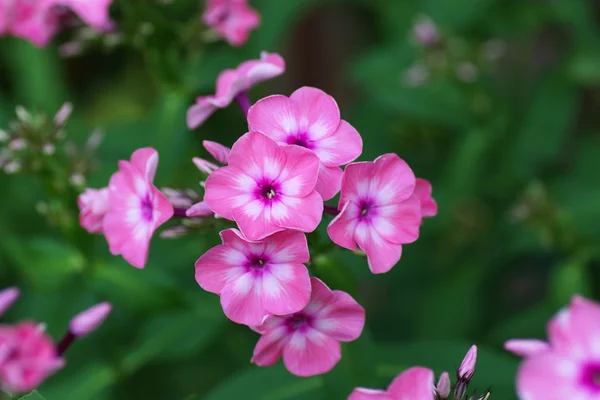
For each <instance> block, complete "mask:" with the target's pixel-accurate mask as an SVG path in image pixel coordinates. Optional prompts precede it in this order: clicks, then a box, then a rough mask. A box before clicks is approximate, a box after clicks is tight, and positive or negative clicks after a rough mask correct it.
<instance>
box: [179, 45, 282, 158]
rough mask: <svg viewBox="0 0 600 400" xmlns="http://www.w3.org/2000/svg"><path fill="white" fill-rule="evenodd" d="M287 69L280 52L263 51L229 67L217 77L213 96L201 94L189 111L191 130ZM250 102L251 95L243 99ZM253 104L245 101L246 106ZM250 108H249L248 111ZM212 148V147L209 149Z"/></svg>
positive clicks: (188, 118) (188, 119)
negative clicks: (240, 96)
mask: <svg viewBox="0 0 600 400" xmlns="http://www.w3.org/2000/svg"><path fill="white" fill-rule="evenodd" d="M284 71H285V62H284V60H283V58H281V56H280V55H278V54H274V53H267V52H265V51H263V52H262V53H261V54H260V60H249V61H245V62H243V63H241V64H240V65H239V66H238V67H237V68H236V69H226V70H224V71H223V72H221V73H220V74H219V77H218V78H217V91H216V93H215V95H213V96H201V97H198V98H197V99H196V104H194V105H193V106H191V107H190V108H189V110H188V112H187V124H188V127H189V128H190V129H194V128H197V127H198V126H200V125H202V123H203V122H204V121H206V119H207V118H208V117H210V116H211V115H212V114H213V113H214V112H215V111H216V110H217V109H219V108H225V107H228V106H229V105H230V104H231V102H232V101H233V100H235V99H236V97H237V96H238V95H240V94H242V95H244V96H245V92H246V91H248V90H249V89H250V88H252V87H253V86H255V85H257V84H259V83H261V82H264V81H266V80H269V79H272V78H275V77H276V76H279V75H281V74H283V72H284ZM243 101H244V102H246V101H248V100H247V98H244V99H243ZM247 107H250V105H249V104H244V108H247ZM245 111H247V110H245ZM209 151H210V150H209Z"/></svg>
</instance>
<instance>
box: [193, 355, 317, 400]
mask: <svg viewBox="0 0 600 400" xmlns="http://www.w3.org/2000/svg"><path fill="white" fill-rule="evenodd" d="M241 398H247V399H253V400H324V399H325V396H324V394H323V378H322V377H320V376H314V377H311V378H299V377H297V376H294V375H292V374H291V373H290V372H289V371H287V370H286V369H285V368H284V367H283V365H281V364H277V365H275V366H272V367H267V368H260V367H251V368H249V369H247V370H246V371H244V372H242V373H240V374H238V375H236V376H234V377H233V378H231V379H229V380H227V381H225V382H223V384H221V385H219V386H218V387H217V388H216V389H215V390H213V391H212V392H211V393H210V394H209V395H208V396H206V397H205V398H204V400H231V399H241Z"/></svg>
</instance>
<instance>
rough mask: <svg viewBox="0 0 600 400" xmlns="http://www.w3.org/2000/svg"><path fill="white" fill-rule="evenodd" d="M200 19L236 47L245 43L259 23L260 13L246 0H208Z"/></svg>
mask: <svg viewBox="0 0 600 400" xmlns="http://www.w3.org/2000/svg"><path fill="white" fill-rule="evenodd" d="M202 20H203V21H204V23H205V24H206V25H208V26H210V27H211V28H213V29H214V30H215V31H216V32H217V33H218V34H219V36H221V37H222V38H223V39H225V40H227V42H229V44H231V45H232V46H236V47H238V46H241V45H243V44H244V43H246V41H247V40H248V37H249V36H250V32H251V31H252V30H254V29H256V28H257V27H258V25H260V15H259V14H258V12H256V10H254V9H253V8H250V7H249V6H248V0H208V2H207V4H206V10H205V11H204V15H202Z"/></svg>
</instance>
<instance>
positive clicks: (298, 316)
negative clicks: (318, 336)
mask: <svg viewBox="0 0 600 400" xmlns="http://www.w3.org/2000/svg"><path fill="white" fill-rule="evenodd" d="M310 321H311V318H310V317H309V316H308V315H306V314H304V313H301V312H300V313H295V314H292V316H290V317H289V318H288V319H287V321H286V325H287V327H288V329H289V330H290V331H297V330H300V329H302V328H304V327H306V326H310Z"/></svg>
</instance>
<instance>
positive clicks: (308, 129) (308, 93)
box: [290, 86, 340, 140]
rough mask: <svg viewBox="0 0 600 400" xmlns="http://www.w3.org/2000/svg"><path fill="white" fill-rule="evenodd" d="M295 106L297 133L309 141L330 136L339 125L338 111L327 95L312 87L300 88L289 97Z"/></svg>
mask: <svg viewBox="0 0 600 400" xmlns="http://www.w3.org/2000/svg"><path fill="white" fill-rule="evenodd" d="M290 100H291V101H292V103H293V104H295V105H296V110H297V113H296V121H298V129H297V132H303V133H306V134H307V135H308V138H309V139H310V140H320V139H322V138H324V137H327V136H330V135H332V134H333V133H334V132H335V131H336V130H337V129H338V127H339V125H340V109H339V108H338V105H337V103H336V102H335V100H334V99H333V97H331V96H330V95H328V94H327V93H325V92H323V91H322V90H320V89H316V88H313V87H308V86H305V87H302V88H300V89H298V90H296V91H295V92H294V93H292V95H291V96H290Z"/></svg>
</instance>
